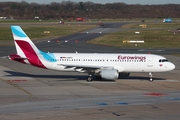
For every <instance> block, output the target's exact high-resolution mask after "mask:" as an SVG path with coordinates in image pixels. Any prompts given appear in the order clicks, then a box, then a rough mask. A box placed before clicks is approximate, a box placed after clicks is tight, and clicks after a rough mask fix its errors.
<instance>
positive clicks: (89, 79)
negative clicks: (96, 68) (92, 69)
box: [87, 74, 93, 82]
mask: <svg viewBox="0 0 180 120" xmlns="http://www.w3.org/2000/svg"><path fill="white" fill-rule="evenodd" d="M92 80H93V76H92V75H91V74H89V77H88V78H87V81H88V82H91V81H92Z"/></svg>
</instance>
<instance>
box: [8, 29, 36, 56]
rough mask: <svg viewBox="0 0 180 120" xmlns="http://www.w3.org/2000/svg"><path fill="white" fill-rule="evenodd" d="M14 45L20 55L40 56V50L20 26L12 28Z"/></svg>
mask: <svg viewBox="0 0 180 120" xmlns="http://www.w3.org/2000/svg"><path fill="white" fill-rule="evenodd" d="M11 30H12V34H13V38H14V43H15V46H16V51H17V54H18V55H21V56H22V57H25V56H26V54H36V55H37V54H38V53H39V50H38V48H37V47H36V46H35V45H34V43H33V42H32V41H31V40H30V38H29V37H28V36H27V35H26V33H25V32H24V31H23V30H22V29H21V27H20V26H11Z"/></svg>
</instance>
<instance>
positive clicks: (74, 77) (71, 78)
mask: <svg viewBox="0 0 180 120" xmlns="http://www.w3.org/2000/svg"><path fill="white" fill-rule="evenodd" d="M4 72H6V73H8V74H10V75H6V76H8V77H14V76H16V77H32V78H33V77H34V78H52V79H53V78H55V79H56V78H60V79H67V80H65V81H74V80H86V79H87V77H88V76H87V75H36V74H28V73H22V72H16V71H4ZM68 79H69V80H68ZM118 79H119V80H149V77H143V76H129V77H121V76H120V77H119V78H118ZM153 79H154V80H166V79H164V78H156V77H153ZM60 81H62V80H60ZM94 81H106V82H113V80H104V79H103V80H102V79H101V80H94ZM114 82H115V80H114Z"/></svg>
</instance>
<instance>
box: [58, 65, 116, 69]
mask: <svg viewBox="0 0 180 120" xmlns="http://www.w3.org/2000/svg"><path fill="white" fill-rule="evenodd" d="M58 65H62V66H65V67H66V68H74V69H82V70H96V69H113V68H114V67H113V66H97V65H77V64H58Z"/></svg>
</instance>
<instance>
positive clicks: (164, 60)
mask: <svg viewBox="0 0 180 120" xmlns="http://www.w3.org/2000/svg"><path fill="white" fill-rule="evenodd" d="M159 62H168V60H167V59H160V60H159Z"/></svg>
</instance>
